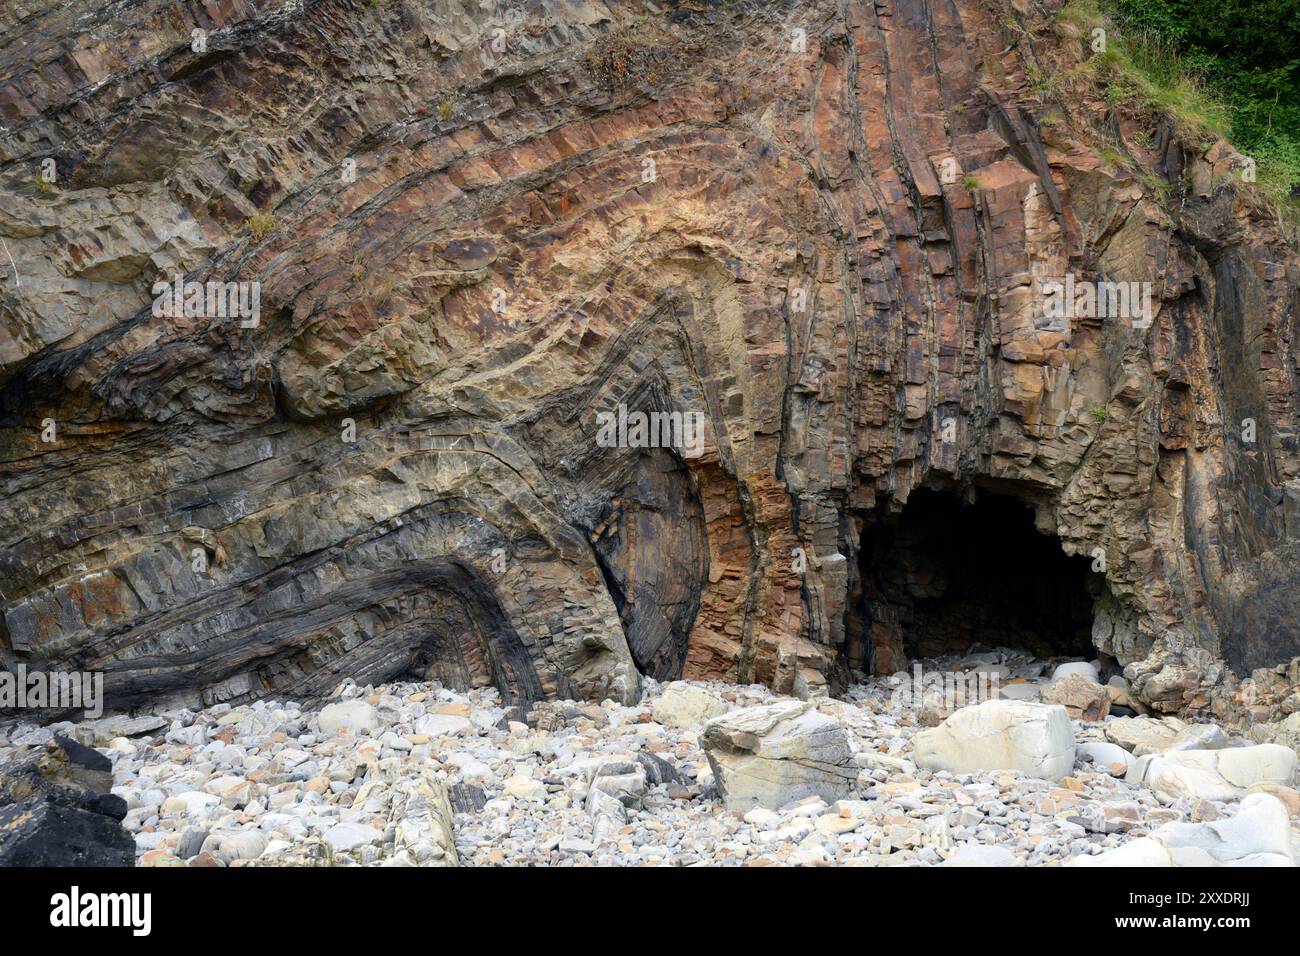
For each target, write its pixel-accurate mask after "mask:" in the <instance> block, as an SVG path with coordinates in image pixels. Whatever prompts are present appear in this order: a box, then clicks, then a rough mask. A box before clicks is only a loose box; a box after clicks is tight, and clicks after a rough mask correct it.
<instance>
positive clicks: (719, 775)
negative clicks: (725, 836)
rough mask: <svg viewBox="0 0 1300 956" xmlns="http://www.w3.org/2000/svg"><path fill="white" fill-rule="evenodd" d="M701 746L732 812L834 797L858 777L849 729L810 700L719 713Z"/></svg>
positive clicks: (843, 793) (846, 791)
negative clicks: (850, 744) (814, 706)
mask: <svg viewBox="0 0 1300 956" xmlns="http://www.w3.org/2000/svg"><path fill="white" fill-rule="evenodd" d="M703 746H704V753H705V756H707V757H708V760H709V766H710V767H712V769H713V775H714V779H715V781H716V783H717V785H718V789H719V790H720V791H721V792H722V796H723V799H724V800H725V801H726V804H727V808H728V809H729V810H731V811H732V812H733V813H745V812H746V811H748V810H751V809H753V808H754V807H765V808H766V809H769V810H777V809H780V808H781V807H783V806H785V805H786V804H788V803H792V802H794V801H796V800H802V799H803V798H805V797H811V796H818V797H821V798H822V799H823V800H825V801H827V802H828V803H830V802H834V801H836V800H839V799H841V798H843V797H847V796H849V794H850V793H851V791H852V789H853V785H854V783H855V782H856V780H857V775H858V770H857V767H856V766H855V765H854V764H853V760H852V754H851V752H850V747H849V737H848V734H847V733H846V732H845V730H844V728H843V727H841V726H840V725H839V723H838V722H837V721H836V720H835V719H834V718H833V717H829V716H827V715H826V714H823V713H820V712H819V711H817V710H815V709H813V707H812V705H811V704H809V703H808V702H806V701H799V700H785V701H780V702H778V703H775V704H768V705H766V706H763V707H751V708H748V709H744V710H735V711H732V712H731V713H728V714H725V715H723V716H721V717H716V718H714V719H713V720H711V721H710V722H709V723H708V724H707V725H706V726H705V728H704V735H703Z"/></svg>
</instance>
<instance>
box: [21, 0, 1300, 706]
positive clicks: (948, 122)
mask: <svg viewBox="0 0 1300 956" xmlns="http://www.w3.org/2000/svg"><path fill="white" fill-rule="evenodd" d="M1059 6H1060V4H1059V2H1058V0H1048V2H1047V3H1045V4H1042V5H1040V6H1037V7H1032V8H1031V7H1022V6H1016V7H1015V9H1012V7H1010V6H1007V7H1005V8H1003V7H1002V6H1001V5H1000V4H992V5H989V4H981V3H975V2H973V0H956V2H953V3H947V4H932V3H926V2H923V0H879V2H874V3H869V2H859V0H850V2H831V0H812V2H807V3H793V2H786V0H743V2H734V3H725V4H712V5H701V4H694V3H684V2H680V3H679V2H675V0H669V2H666V3H660V4H658V5H657V6H655V7H651V6H650V5H649V4H645V5H643V4H641V3H638V2H632V3H608V2H601V0H572V2H565V3H560V2H557V0H541V2H537V3H532V4H529V5H528V6H527V8H526V10H522V8H518V9H516V8H515V7H513V6H509V5H505V4H502V5H499V6H497V5H493V4H483V3H478V2H474V3H470V2H467V0H446V2H443V0H439V2H437V3H434V2H432V0H398V2H393V3H381V4H374V3H366V2H362V0H266V2H259V3H257V4H253V3H251V2H247V0H226V2H221V3H211V4H204V5H201V6H194V5H190V6H188V7H184V8H181V7H177V6H176V5H175V4H174V3H171V2H170V0H142V2H137V3H131V4H108V5H105V4H102V3H99V2H93V0H22V2H20V3H16V4H7V5H5V7H4V9H0V127H3V129H0V196H2V198H0V239H3V240H4V245H5V250H6V252H7V255H6V256H5V260H4V261H0V272H3V274H4V281H3V282H0V496H2V497H3V500H4V503H5V504H4V507H3V508H2V509H0V621H2V622H3V623H2V624H0V666H4V667H12V666H13V665H14V664H16V663H18V662H23V663H26V664H28V665H29V666H33V667H44V668H47V669H56V668H69V667H72V668H77V669H94V670H100V671H103V672H104V674H105V677H106V681H105V689H106V693H107V695H108V704H109V706H112V707H131V706H136V705H140V704H145V703H170V704H183V705H187V706H199V705H210V704H213V703H216V702H220V701H240V700H245V699H249V698H253V697H258V696H263V695H268V694H278V695H297V696H302V697H316V696H322V695H325V694H327V693H328V692H329V691H330V690H331V689H332V688H333V687H334V686H335V685H337V684H338V683H339V681H340V680H342V679H344V678H353V679H355V680H357V681H358V682H359V683H361V684H365V683H367V682H374V683H377V682H381V681H383V680H388V679H392V678H395V677H398V676H401V675H403V674H405V673H408V672H414V673H417V674H418V675H420V676H421V677H424V676H433V677H436V678H437V679H440V680H442V681H444V682H445V683H447V684H449V685H451V686H458V687H467V686H484V685H489V684H491V685H495V686H497V687H499V688H500V689H501V690H502V691H503V692H504V693H506V694H507V695H508V696H509V697H510V698H511V699H513V700H516V701H530V700H536V699H538V698H541V697H547V696H553V695H559V696H569V697H578V698H593V699H595V698H604V697H610V698H614V699H617V700H621V701H629V700H633V699H635V698H636V696H637V695H638V692H639V683H640V675H641V674H647V675H650V676H653V677H655V678H656V679H673V678H676V677H679V676H682V675H687V676H691V677H699V678H707V677H725V678H728V679H731V680H735V681H740V682H751V681H757V682H762V683H766V684H768V685H770V686H771V687H773V688H775V689H776V690H778V691H781V692H790V691H792V690H795V689H798V691H799V692H800V694H801V695H809V696H810V695H815V694H818V693H823V692H824V691H825V689H826V688H837V687H839V686H842V685H843V683H844V682H845V681H846V680H847V679H848V677H849V675H850V673H851V672H852V671H853V670H855V669H871V668H873V667H874V668H876V669H877V670H881V669H883V670H884V671H885V672H888V671H889V670H891V669H893V667H894V665H895V664H896V662H897V661H898V660H899V659H900V658H901V656H902V655H903V654H904V653H905V651H906V648H905V646H904V643H903V641H904V637H903V632H902V630H901V629H900V625H899V618H898V615H899V614H900V613H903V612H905V611H906V607H904V606H902V605H898V604H893V603H890V601H889V600H886V599H885V596H884V595H882V594H880V593H877V592H876V591H874V590H873V588H874V584H873V583H872V580H871V575H870V574H864V572H863V567H862V563H861V560H860V559H861V557H862V554H861V549H862V548H861V535H862V533H863V529H864V528H866V527H868V526H874V524H875V523H876V522H878V521H879V520H881V519H882V518H885V517H888V516H890V515H896V514H898V513H899V511H900V509H901V508H902V506H903V504H904V503H905V502H907V501H908V500H909V498H910V497H911V496H912V494H913V492H914V491H915V490H916V489H918V488H921V487H922V486H926V487H929V488H941V489H947V490H948V491H950V492H953V493H957V494H960V495H961V496H962V498H963V500H970V499H971V498H972V497H975V496H977V495H980V494H988V493H996V494H999V495H1003V496H1009V497H1011V498H1013V499H1015V500H1016V501H1018V502H1020V503H1021V504H1023V505H1024V506H1026V507H1028V508H1031V509H1032V512H1033V517H1034V522H1035V523H1036V526H1037V528H1038V529H1039V530H1040V531H1043V532H1048V533H1051V534H1054V535H1055V536H1056V538H1057V539H1058V540H1059V546H1060V548H1061V549H1063V551H1064V552H1065V553H1068V554H1070V555H1075V556H1095V555H1097V554H1102V555H1104V556H1105V558H1106V560H1105V562H1104V570H1101V571H1098V572H1096V574H1095V580H1093V582H1092V584H1091V587H1092V589H1093V591H1092V594H1091V596H1085V606H1084V611H1085V613H1089V612H1088V610H1087V606H1088V604H1091V607H1092V610H1091V612H1090V613H1091V619H1092V625H1091V640H1092V643H1093V644H1094V646H1095V648H1096V650H1097V651H1098V653H1100V654H1102V655H1104V656H1105V657H1106V658H1107V659H1108V660H1111V661H1113V662H1114V663H1115V664H1116V665H1119V666H1126V668H1127V673H1128V674H1129V676H1130V678H1131V679H1132V681H1133V694H1134V695H1135V696H1136V697H1137V698H1139V699H1141V700H1142V701H1144V702H1146V703H1147V704H1148V705H1150V706H1152V707H1154V708H1156V709H1158V710H1160V711H1164V712H1182V711H1187V710H1198V709H1213V710H1216V711H1218V712H1220V713H1221V714H1223V715H1225V716H1236V717H1241V716H1244V715H1249V716H1253V717H1254V718H1256V719H1261V720H1262V719H1268V718H1274V719H1276V718H1277V717H1280V716H1282V711H1281V710H1280V704H1281V701H1282V700H1283V699H1284V698H1285V697H1286V696H1287V695H1288V694H1289V693H1292V692H1293V689H1294V687H1295V686H1296V685H1297V684H1300V665H1297V664H1296V663H1294V661H1293V659H1294V658H1296V656H1297V654H1298V653H1300V643H1298V642H1300V637H1298V636H1297V635H1298V634H1300V632H1297V631H1296V629H1295V628H1294V627H1292V626H1291V622H1293V621H1294V620H1295V619H1296V616H1297V610H1298V607H1297V602H1300V588H1298V587H1297V586H1296V585H1297V579H1296V576H1297V568H1300V562H1298V561H1297V560H1296V559H1297V556H1298V555H1300V547H1297V537H1296V536H1297V533H1298V529H1300V522H1298V521H1297V515H1300V510H1298V508H1297V503H1298V502H1300V447H1298V445H1297V441H1296V423H1297V399H1298V398H1300V392H1298V390H1297V381H1296V353H1295V349H1296V342H1297V341H1300V336H1297V335H1296V334H1295V324H1296V318H1297V296H1296V285H1297V276H1298V275H1300V260H1297V257H1296V256H1295V254H1294V252H1293V251H1292V250H1291V249H1289V248H1288V247H1287V246H1286V245H1285V243H1284V242H1283V240H1282V238H1281V236H1280V234H1279V232H1278V230H1277V229H1276V228H1275V226H1274V225H1273V224H1272V223H1271V221H1270V219H1269V216H1268V215H1267V213H1266V211H1265V210H1264V209H1263V207H1262V206H1261V205H1260V204H1259V203H1258V202H1257V201H1256V200H1255V199H1253V198H1252V196H1251V194H1250V193H1249V191H1248V190H1244V189H1242V188H1238V187H1237V186H1235V185H1233V184H1232V183H1231V182H1230V181H1229V180H1230V179H1231V177H1230V176H1226V175H1223V172H1224V170H1227V169H1228V168H1229V163H1230V162H1231V160H1232V155H1231V151H1230V150H1227V148H1226V147H1225V146H1224V145H1223V144H1218V145H1216V146H1215V148H1214V149H1213V150H1211V151H1210V152H1208V153H1204V154H1202V153H1200V152H1198V151H1196V150H1192V149H1185V148H1184V146H1183V144H1182V143H1181V142H1180V141H1179V139H1178V138H1177V136H1175V135H1174V133H1173V131H1172V129H1171V127H1170V126H1169V125H1168V124H1165V123H1162V124H1160V125H1159V127H1158V128H1157V129H1156V132H1155V136H1154V138H1153V139H1151V140H1150V141H1146V140H1144V139H1141V138H1139V137H1137V136H1136V135H1135V134H1136V133H1139V132H1141V133H1143V134H1145V132H1146V131H1147V126H1146V125H1143V124H1139V123H1137V122H1136V121H1135V120H1132V119H1130V118H1126V117H1119V118H1116V117H1115V116H1114V115H1113V114H1109V113H1108V110H1107V107H1106V104H1104V103H1103V102H1102V101H1101V100H1100V99H1099V98H1097V97H1096V96H1094V95H1093V94H1092V92H1091V91H1090V90H1089V88H1088V87H1087V86H1086V84H1085V83H1084V81H1083V80H1082V79H1078V80H1072V79H1070V78H1069V77H1071V76H1075V74H1069V73H1067V71H1068V70H1070V68H1072V67H1074V66H1076V65H1078V64H1079V63H1080V62H1081V60H1082V58H1083V57H1085V56H1086V55H1088V51H1087V48H1086V45H1085V44H1084V43H1083V42H1081V40H1080V39H1079V38H1078V37H1077V36H1073V35H1071V33H1070V32H1069V31H1068V30H1066V29H1065V28H1064V26H1063V25H1062V24H1061V23H1060V22H1059V21H1057V20H1056V19H1055V14H1056V13H1057V12H1058V10H1059ZM508 7H509V9H508ZM511 10H513V11H514V12H513V13H512V14H511V15H509V16H507V14H508V13H510V11H511ZM520 10H522V13H520ZM195 30H199V31H203V35H204V37H205V38H206V46H202V48H200V46H199V45H196V40H195V38H194V31H195ZM1076 32H1077V31H1076ZM1043 73H1051V74H1053V75H1057V76H1060V77H1062V78H1063V79H1062V81H1061V83H1060V84H1059V87H1060V88H1059V91H1058V93H1057V94H1055V95H1057V96H1058V97H1059V98H1060V99H1059V101H1053V100H1051V99H1050V98H1045V95H1044V94H1042V91H1041V90H1040V89H1038V88H1037V87H1036V86H1035V84H1034V82H1033V80H1032V77H1034V76H1037V75H1040V74H1043ZM1063 115H1068V116H1069V117H1070V118H1071V119H1070V120H1069V121H1068V122H1061V121H1057V120H1053V119H1052V117H1060V116H1063ZM1112 122H1113V123H1114V124H1115V128H1114V132H1117V133H1118V134H1120V136H1121V137H1122V138H1123V139H1124V148H1125V149H1126V150H1128V152H1129V153H1130V159H1131V161H1132V163H1133V164H1134V166H1135V167H1136V168H1138V169H1140V170H1142V171H1144V173H1149V174H1150V176H1151V177H1154V178H1155V179H1157V180H1164V181H1166V182H1168V183H1170V184H1173V187H1172V188H1173V190H1174V192H1175V198H1176V200H1177V201H1176V202H1169V203H1166V202H1164V201H1163V200H1162V198H1161V196H1160V193H1159V191H1158V190H1156V189H1153V188H1151V187H1150V186H1149V185H1147V182H1146V179H1147V177H1146V176H1139V175H1135V174H1134V172H1133V171H1131V170H1130V169H1129V168H1128V167H1127V165H1116V164H1114V163H1112V162H1110V161H1109V160H1108V159H1106V158H1105V157H1104V156H1103V152H1102V149H1101V147H1102V146H1103V145H1107V146H1108V145H1109V144H1110V142H1111V133H1110V132H1107V134H1106V135H1105V136H1104V137H1103V136H1101V135H1099V134H1098V132H1097V131H1098V130H1100V129H1102V128H1103V127H1105V128H1106V129H1107V130H1110V129H1111V127H1110V125H1109V124H1111V123H1112ZM45 160H52V161H53V163H52V168H53V169H54V171H55V174H56V175H55V176H54V177H53V178H54V182H53V183H50V182H47V181H46V180H45V179H43V178H41V177H40V175H39V174H40V171H41V170H42V169H43V163H44V161H45ZM1216 164H1217V165H1216ZM10 258H12V263H11V262H10V261H9V260H10ZM1067 273H1069V274H1072V275H1073V274H1077V275H1079V276H1080V277H1105V278H1108V279H1115V280H1123V281H1131V282H1138V283H1141V282H1150V283H1152V284H1153V287H1154V290H1155V291H1154V302H1153V304H1152V316H1151V319H1152V321H1151V324H1150V326H1149V327H1135V326H1134V324H1133V323H1127V322H1124V321H1120V320H1112V319H1105V320H1102V319H1089V318H1086V317H1080V318H1076V319H1073V320H1072V321H1070V322H1068V323H1066V324H1065V325H1064V326H1062V327H1051V328H1049V327H1045V326H1044V325H1043V323H1042V322H1041V321H1040V320H1041V315H1040V314H1039V313H1040V312H1041V309H1040V308H1039V304H1038V299H1037V290H1036V283H1038V282H1039V281H1040V280H1042V279H1043V278H1044V277H1051V276H1064V275H1066V274H1067ZM178 276H179V277H181V278H182V281H184V280H189V281H192V282H199V283H208V282H213V283H223V282H224V283H258V284H259V285H258V286H257V288H258V290H259V291H258V294H259V303H260V304H259V313H258V315H257V316H256V317H253V320H250V317H249V316H231V315H228V314H227V315H225V316H224V317H223V316H221V315H217V316H216V317H212V316H210V315H206V314H195V312H206V311H208V309H207V303H206V300H205V302H204V305H203V307H202V308H199V307H196V308H194V309H189V310H187V309H185V308H182V309H181V310H179V312H177V311H176V310H173V309H170V308H165V307H163V306H165V305H166V303H167V301H168V293H164V294H163V296H162V297H161V300H160V301H161V304H158V303H156V300H159V299H160V297H159V292H158V291H157V290H158V283H160V282H161V283H169V282H172V281H173V280H174V278H175V277H178ZM156 304H158V307H157V308H155V305H156ZM216 311H217V312H220V311H221V309H217V310H216ZM227 311H228V310H227ZM620 408H622V410H623V411H624V412H628V411H630V412H633V413H635V412H647V413H648V412H659V413H664V414H676V415H677V416H678V419H677V422H678V426H679V429H678V432H674V433H672V434H671V435H670V436H669V438H670V440H669V441H668V442H667V443H668V444H670V445H673V447H667V448H666V447H662V445H663V444H664V442H662V441H655V442H649V441H647V440H644V439H645V436H644V435H643V436H642V439H643V441H642V442H641V444H643V445H646V446H648V447H640V448H629V447H605V445H607V444H609V443H608V442H603V443H602V442H601V441H600V440H599V427H598V421H599V419H598V415H601V414H610V415H616V414H617V413H618V412H619V410H620ZM697 415H698V416H699V424H700V426H701V431H700V432H699V434H698V435H696V436H694V437H697V438H698V439H699V441H698V443H695V442H693V441H689V442H688V441H684V440H679V441H676V442H675V443H674V442H673V441H672V440H671V438H672V437H673V435H676V437H677V438H678V439H682V438H683V436H685V437H686V438H691V437H692V435H694V433H692V434H691V435H687V434H686V432H684V431H682V429H684V428H685V423H686V422H688V421H689V422H694V421H695V418H693V417H689V416H697ZM666 421H668V422H669V424H670V425H671V423H672V420H671V419H667V420H666ZM1247 421H1249V422H1250V429H1248V430H1245V431H1244V430H1243V429H1244V423H1245V422H1247ZM1247 431H1248V432H1249V435H1250V438H1249V440H1247V439H1246V438H1244V437H1243V436H1244V435H1245V434H1247ZM660 437H662V436H660ZM624 444H627V442H624ZM688 445H694V447H686V446H688ZM695 452H698V454H695ZM913 584H916V582H915V581H914V582H913ZM1252 672H1254V673H1255V675H1256V681H1255V683H1254V684H1253V685H1251V687H1252V690H1251V692H1250V694H1249V695H1246V694H1244V693H1243V692H1242V689H1241V684H1240V681H1241V680H1242V679H1243V678H1245V677H1246V676H1247V675H1249V674H1251V673H1252Z"/></svg>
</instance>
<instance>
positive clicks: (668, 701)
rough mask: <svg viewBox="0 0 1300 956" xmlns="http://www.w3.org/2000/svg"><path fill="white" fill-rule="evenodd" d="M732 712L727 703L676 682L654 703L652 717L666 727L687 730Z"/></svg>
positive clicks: (701, 688) (699, 689)
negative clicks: (729, 711)
mask: <svg viewBox="0 0 1300 956" xmlns="http://www.w3.org/2000/svg"><path fill="white" fill-rule="evenodd" d="M729 709H730V705H729V704H728V703H727V702H726V701H725V700H723V699H722V698H721V697H718V696H717V695H716V694H711V693H709V692H708V691H707V690H705V689H704V688H703V687H696V686H694V685H692V684H689V683H687V682H686V681H673V682H672V683H671V684H669V685H668V686H667V687H665V688H664V692H663V694H662V695H661V696H660V697H659V699H658V700H657V701H655V706H654V710H653V712H652V713H651V716H652V717H654V719H655V722H656V723H659V724H663V725H664V726H665V727H678V728H686V727H693V726H695V725H696V724H706V723H708V722H709V721H710V720H712V719H713V718H714V717H720V716H721V715H723V714H725V713H726V712H727V711H728V710H729Z"/></svg>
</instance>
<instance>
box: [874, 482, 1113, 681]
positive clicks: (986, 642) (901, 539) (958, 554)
mask: <svg viewBox="0 0 1300 956" xmlns="http://www.w3.org/2000/svg"><path fill="white" fill-rule="evenodd" d="M859 560H860V572H861V587H862V604H861V612H862V615H863V621H864V625H865V626H864V629H865V631H866V633H865V635H864V640H865V645H866V646H865V647H864V648H863V651H864V652H865V654H866V655H867V656H868V661H867V663H868V664H869V666H870V668H871V670H872V671H874V672H875V673H877V674H890V673H895V672H897V671H900V670H905V669H906V668H907V664H908V660H910V659H912V658H918V657H934V656H938V655H941V654H948V653H954V652H964V651H968V650H970V649H971V648H972V647H974V646H975V645H980V646H983V647H986V648H987V647H1011V648H1016V649H1020V650H1024V651H1027V652H1029V653H1032V654H1034V655H1035V656H1038V657H1043V658H1049V657H1085V658H1091V657H1093V656H1094V655H1095V651H1094V649H1093V647H1092V610H1093V596H1094V594H1095V593H1098V589H1099V587H1100V584H1101V575H1099V574H1096V573H1094V572H1093V571H1092V570H1091V562H1090V560H1089V559H1088V558H1086V557H1077V556H1074V557H1072V556H1070V555H1067V554H1066V553H1065V552H1064V551H1063V550H1062V549H1061V543H1060V539H1058V538H1057V537H1056V536H1055V535H1052V534H1044V533H1042V532H1040V531H1039V530H1038V529H1037V528H1036V527H1035V525H1034V513H1033V511H1032V509H1030V508H1029V507H1028V506H1027V505H1025V504H1024V503H1023V502H1021V501H1019V500H1017V499H1015V498H1010V497H1005V496H1000V495H984V496H981V497H980V498H978V499H977V500H976V501H975V503H974V504H964V503H963V502H962V500H961V499H960V498H958V497H957V496H956V495H955V494H952V493H948V492H941V491H933V490H930V489H917V490H916V491H914V492H913V493H912V495H911V496H910V497H909V499H908V501H907V504H906V505H905V506H904V507H903V510H902V511H901V512H899V513H897V514H892V515H875V516H871V517H869V518H868V520H867V522H866V525H865V527H864V529H863V534H862V549H861V552H860V556H859Z"/></svg>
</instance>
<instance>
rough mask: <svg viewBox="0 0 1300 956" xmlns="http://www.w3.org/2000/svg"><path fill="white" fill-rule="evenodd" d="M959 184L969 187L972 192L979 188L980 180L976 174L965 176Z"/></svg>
mask: <svg viewBox="0 0 1300 956" xmlns="http://www.w3.org/2000/svg"><path fill="white" fill-rule="evenodd" d="M961 184H962V186H963V187H965V188H966V189H969V190H970V191H971V192H974V191H975V190H977V189H979V188H980V181H979V177H978V176H967V177H966V178H965V179H963V180H962V181H961Z"/></svg>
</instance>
